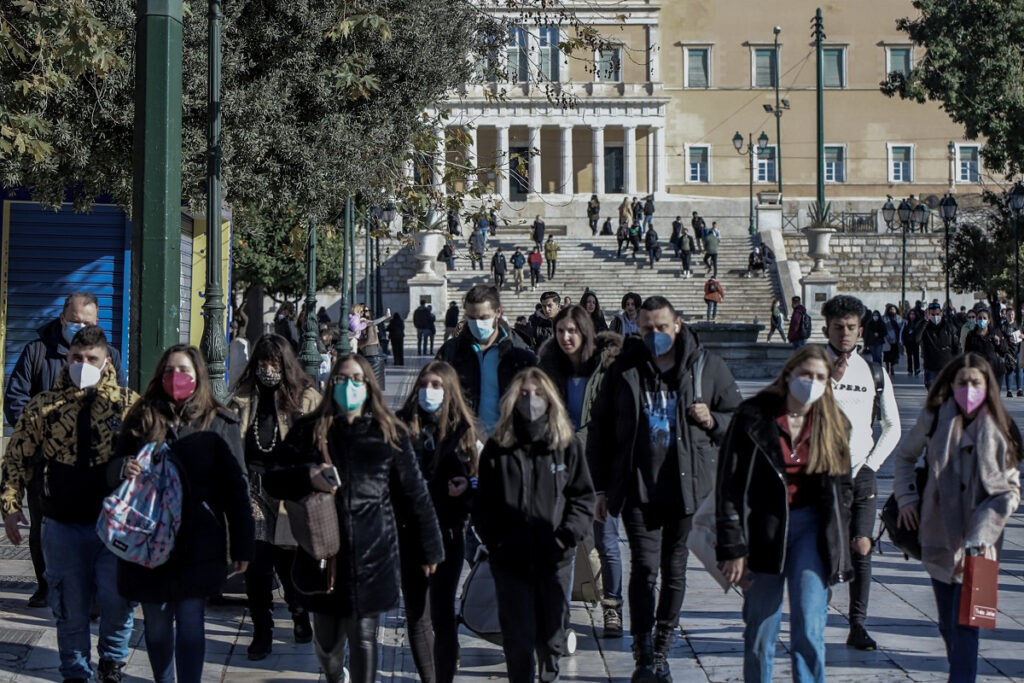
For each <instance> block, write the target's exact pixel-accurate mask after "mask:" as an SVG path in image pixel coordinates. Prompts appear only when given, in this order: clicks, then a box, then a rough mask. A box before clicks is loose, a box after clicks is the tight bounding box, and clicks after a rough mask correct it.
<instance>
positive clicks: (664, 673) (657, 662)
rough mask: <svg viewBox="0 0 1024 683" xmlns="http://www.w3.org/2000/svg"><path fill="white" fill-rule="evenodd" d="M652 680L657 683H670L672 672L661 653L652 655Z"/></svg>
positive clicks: (666, 659)
mask: <svg viewBox="0 0 1024 683" xmlns="http://www.w3.org/2000/svg"><path fill="white" fill-rule="evenodd" d="M654 680H656V681H658V683H672V672H671V671H669V668H668V658H667V657H666V656H665V653H663V652H655V653H654Z"/></svg>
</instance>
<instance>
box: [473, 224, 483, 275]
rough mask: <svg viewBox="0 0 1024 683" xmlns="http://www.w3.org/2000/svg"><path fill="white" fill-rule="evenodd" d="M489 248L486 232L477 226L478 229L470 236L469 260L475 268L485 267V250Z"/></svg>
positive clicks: (481, 268)
mask: <svg viewBox="0 0 1024 683" xmlns="http://www.w3.org/2000/svg"><path fill="white" fill-rule="evenodd" d="M486 249H487V237H486V233H485V232H484V231H483V230H482V229H481V228H480V226H477V229H476V230H474V231H473V233H472V234H471V235H470V236H469V260H470V263H471V264H472V268H473V270H476V269H477V268H478V267H479V268H480V270H483V269H484V251H486Z"/></svg>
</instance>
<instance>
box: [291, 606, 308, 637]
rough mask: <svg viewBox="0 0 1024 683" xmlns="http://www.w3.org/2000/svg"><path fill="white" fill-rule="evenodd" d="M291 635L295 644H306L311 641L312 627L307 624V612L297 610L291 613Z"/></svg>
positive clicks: (300, 609)
mask: <svg viewBox="0 0 1024 683" xmlns="http://www.w3.org/2000/svg"><path fill="white" fill-rule="evenodd" d="M292 635H293V636H295V642H296V643H308V642H310V641H312V640H313V627H312V626H311V625H310V623H309V612H307V611H306V610H304V609H302V608H297V609H296V610H295V611H294V612H292Z"/></svg>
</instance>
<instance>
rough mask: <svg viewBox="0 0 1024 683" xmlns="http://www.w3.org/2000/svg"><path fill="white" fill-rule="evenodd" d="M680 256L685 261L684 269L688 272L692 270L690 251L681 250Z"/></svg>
mask: <svg viewBox="0 0 1024 683" xmlns="http://www.w3.org/2000/svg"><path fill="white" fill-rule="evenodd" d="M679 258H681V259H682V261H683V271H684V272H686V273H689V272H690V252H688V251H681V252H679Z"/></svg>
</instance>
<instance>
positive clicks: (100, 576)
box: [42, 518, 135, 679]
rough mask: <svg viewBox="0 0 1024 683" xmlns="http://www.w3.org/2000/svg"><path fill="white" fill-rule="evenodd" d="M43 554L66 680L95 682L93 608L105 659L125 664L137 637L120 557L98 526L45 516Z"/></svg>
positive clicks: (100, 646)
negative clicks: (120, 587)
mask: <svg viewBox="0 0 1024 683" xmlns="http://www.w3.org/2000/svg"><path fill="white" fill-rule="evenodd" d="M42 542H43V556H44V557H45V559H46V581H47V583H48V584H49V587H50V590H49V594H48V596H47V597H48V599H49V602H50V608H51V609H52V610H53V618H54V619H55V620H56V622H57V649H58V651H59V653H60V674H61V676H62V677H63V678H65V679H68V678H85V679H92V673H93V672H92V666H91V664H90V661H89V658H90V653H91V650H92V648H91V646H90V644H89V610H90V608H91V607H92V602H93V599H95V600H96V602H97V603H98V604H99V607H100V631H99V643H98V645H97V648H96V649H97V651H98V652H99V656H100V659H110V660H113V661H115V662H124V661H125V660H127V659H128V654H129V652H128V640H129V638H130V637H131V635H132V623H133V616H132V611H133V610H134V608H135V605H134V604H133V603H130V602H128V601H127V600H125V599H124V598H122V597H121V596H120V595H119V594H118V592H117V558H116V557H115V556H114V555H113V554H112V553H111V552H110V551H109V550H107V548H106V546H104V545H103V542H102V541H100V538H99V536H97V535H96V525H95V524H69V523H67V522H58V521H56V520H53V519H49V518H44V519H43V526H42Z"/></svg>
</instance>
